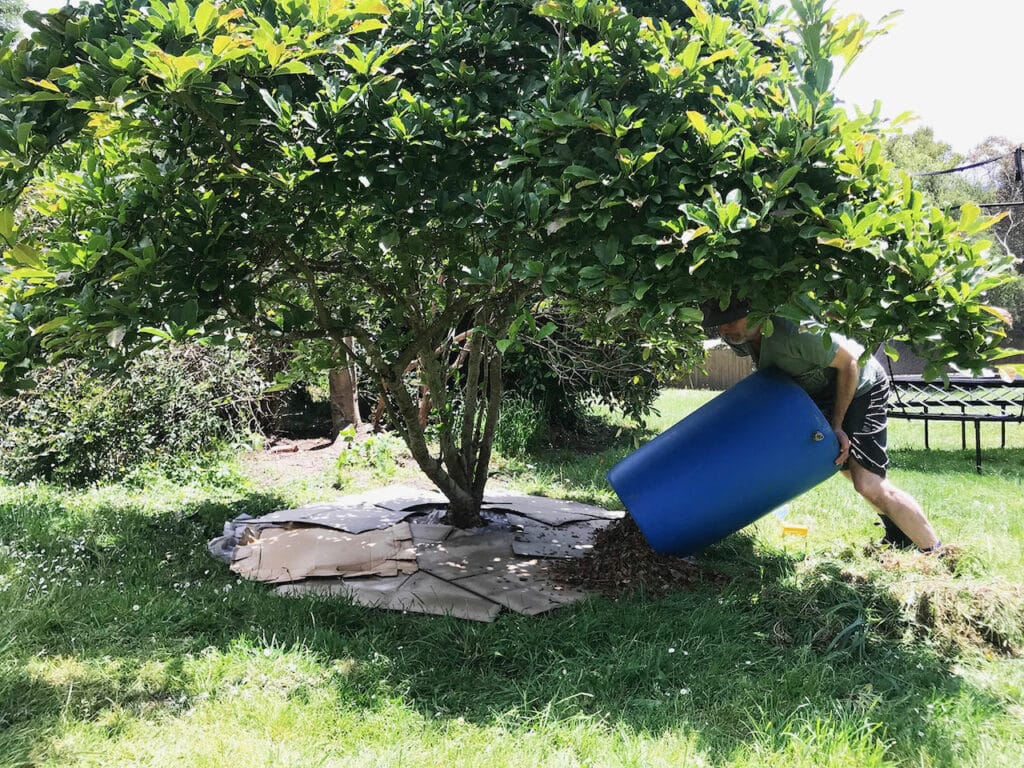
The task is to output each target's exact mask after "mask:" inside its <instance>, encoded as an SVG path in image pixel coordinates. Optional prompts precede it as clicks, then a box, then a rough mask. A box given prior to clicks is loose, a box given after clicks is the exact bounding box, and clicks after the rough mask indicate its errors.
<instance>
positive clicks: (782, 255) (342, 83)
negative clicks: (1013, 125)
mask: <svg viewBox="0 0 1024 768" xmlns="http://www.w3.org/2000/svg"><path fill="white" fill-rule="evenodd" d="M793 7H794V9H795V10H794V12H792V13H790V12H783V11H779V10H776V11H773V10H771V9H770V7H769V5H768V3H767V2H764V1H763V0H685V2H682V3H677V2H652V3H636V4H627V5H626V6H623V5H620V4H617V3H614V2H610V0H546V1H545V2H542V3H540V4H538V5H536V6H533V5H532V4H531V3H529V2H525V1H524V0H444V1H443V2H434V3H427V2H423V0H392V2H387V3H386V2H384V1H383V0H266V1H265V2H257V1H256V0H228V1H227V2H221V3H211V2H208V1H207V0H204V1H203V2H195V0H175V1H174V2H171V3H168V4H164V3H162V2H160V1H159V0H104V2H98V3H94V4H88V5H83V6H81V7H79V8H76V9H64V10H62V11H58V12H55V13H52V14H49V15H40V14H30V15H29V20H30V23H31V25H32V26H33V28H34V30H35V31H34V32H33V34H32V36H31V39H30V40H26V41H23V42H22V43H20V44H19V45H18V46H17V48H15V49H14V50H11V51H8V52H6V53H4V54H3V57H2V59H0V95H2V96H3V106H2V108H0V181H2V184H0V191H2V195H3V199H2V200H0V203H2V204H3V205H5V206H7V207H6V208H5V210H4V211H3V213H2V215H0V235H2V236H3V238H4V239H5V241H6V250H5V252H4V267H3V268H2V272H0V281H2V286H3V287H2V289H0V290H2V293H0V376H2V377H3V383H4V384H5V385H7V386H17V385H18V383H19V382H24V381H25V380H26V378H27V376H28V374H29V372H30V370H31V367H32V366H33V365H36V364H38V363H39V362H42V361H46V360H47V359H52V358H55V357H60V356H67V355H94V356H95V355H102V356H106V358H107V359H108V360H109V361H110V362H111V363H113V364H116V363H117V361H118V360H121V359H123V358H124V357H126V356H129V355H132V354H136V353H138V352H139V351H140V350H143V349H145V348H147V347H149V346H152V345H153V344H154V343H157V342H159V341H160V340H161V339H179V340H180V339H187V338H193V337H195V338H201V339H204V340H206V341H207V342H224V341H229V340H230V339H231V338H232V337H233V336H234V335H236V334H238V333H243V332H244V333H259V334H268V335H271V336H275V337H279V338H282V339H284V340H285V341H287V342H288V343H289V344H291V346H292V349H293V350H294V351H295V355H296V365H306V366H313V367H330V366H334V365H337V364H338V363H339V362H340V361H342V360H346V359H356V360H358V361H359V362H360V363H361V364H362V365H363V366H364V367H365V368H366V369H367V370H368V371H370V372H372V374H373V376H374V377H375V378H376V379H377V380H378V382H379V384H380V387H381V389H382V391H383V392H385V393H386V401H387V404H388V407H389V409H390V413H391V422H392V424H393V426H395V428H396V429H398V430H399V432H400V433H401V434H402V436H403V437H404V438H405V439H406V441H407V442H408V443H409V445H410V447H411V449H412V451H413V454H414V456H415V457H416V458H417V460H418V461H419V463H420V465H421V466H422V467H423V468H424V470H425V471H426V472H427V474H428V475H429V476H430V477H431V478H432V479H433V480H434V481H435V482H436V483H437V484H438V486H439V487H440V488H441V490H442V491H444V492H445V493H446V494H447V495H448V496H449V498H451V499H452V501H453V505H454V507H456V508H457V509H460V510H468V511H469V512H467V515H469V514H470V512H471V511H472V510H473V509H474V508H477V507H478V506H479V500H480V498H481V497H482V493H483V485H484V482H485V481H486V472H487V463H488V460H489V452H490V442H491V440H492V438H493V430H494V425H495V420H496V418H497V412H498V405H499V402H500V398H501V368H500V367H501V355H502V353H504V352H506V351H507V350H508V349H509V347H510V346H512V345H514V344H516V343H517V338H518V337H519V335H520V334H524V333H532V334H535V335H536V336H539V337H543V336H545V335H546V334H548V333H550V332H551V331H552V327H551V326H549V325H546V326H543V327H537V326H538V324H537V323H535V322H533V320H532V318H533V317H534V316H535V312H536V310H537V309H538V308H539V307H541V306H543V304H544V303H545V302H553V303H557V302H570V303H571V302H574V301H575V302H581V301H582V302H583V303H585V305H586V307H587V308H588V312H590V313H592V314H593V315H595V316H597V317H600V318H602V322H603V324H604V326H606V327H607V328H608V329H609V332H614V333H615V334H617V335H618V336H619V337H620V338H635V339H636V340H637V343H638V344H644V343H649V344H652V345H653V348H656V349H657V350H658V351H659V353H661V354H678V353H680V350H681V349H685V347H686V346H687V345H688V344H692V343H693V342H695V341H696V340H698V339H699V338H700V332H699V330H698V328H697V325H696V323H697V321H699V320H700V319H701V313H700V311H699V310H698V309H697V308H696V307H697V306H698V305H699V303H700V302H702V301H704V300H706V299H718V300H720V301H725V300H727V299H728V297H729V296H730V295H732V294H739V295H741V296H747V297H750V298H752V299H753V301H754V306H755V309H756V311H757V312H758V313H760V314H762V315H767V314H768V313H770V312H774V311H777V312H779V313H781V314H783V315H788V316H793V317H808V316H809V317H812V318H815V319H818V320H819V321H820V322H822V323H824V324H827V325H829V326H831V327H835V328H839V329H843V330H846V331H847V332H848V333H850V334H851V335H853V336H855V337H857V338H860V339H861V340H863V341H864V342H867V343H873V342H878V341H881V340H883V339H889V338H893V337H898V336H906V337H909V339H910V340H911V341H912V342H913V343H914V344H915V346H916V347H917V348H918V349H919V351H920V352H921V353H922V354H924V355H925V356H926V357H928V358H930V359H931V360H933V361H935V362H936V363H937V364H941V365H944V364H947V363H951V362H952V363H957V364H960V365H964V366H978V365H981V364H983V363H985V362H989V361H991V360H993V359H994V358H995V356H996V355H997V349H998V345H999V342H1000V340H1001V339H1002V338H1003V330H1002V327H1001V320H1000V317H999V314H1000V313H999V312H998V311H997V310H995V309H991V308H987V307H986V306H985V299H984V297H985V292H986V291H987V290H988V289H990V288H992V287H993V286H995V285H997V284H999V283H1000V281H1001V280H1002V277H1001V275H1002V274H1003V273H1004V272H1006V271H1007V269H1008V268H1009V264H1008V261H1007V260H1005V259H1003V260H1000V259H999V258H997V257H996V256H994V255H993V254H992V253H991V252H990V251H989V249H988V246H987V244H986V243H985V242H984V241H981V240H980V239H979V237H978V235H979V233H980V232H981V231H982V230H984V229H985V227H986V226H987V225H988V221H987V220H985V219H984V218H983V217H981V216H979V211H978V209H977V208H975V207H966V208H965V209H964V210H963V211H962V213H961V214H960V216H959V217H958V218H957V219H954V218H951V217H950V216H948V215H946V214H945V213H944V212H943V211H942V210H941V209H938V208H935V207H932V206H930V205H928V204H926V202H925V201H924V199H923V197H922V195H921V194H920V193H919V192H918V191H916V190H915V189H914V188H913V186H912V185H911V183H910V181H909V179H908V178H907V177H906V176H905V175H904V174H902V173H900V172H898V171H897V170H896V169H894V168H893V166H892V165H891V164H890V163H889V162H888V161H887V160H886V159H885V158H884V157H883V151H882V150H883V142H882V139H881V138H880V135H879V133H878V131H879V130H880V128H881V127H882V126H881V123H880V121H879V118H878V115H877V114H871V115H860V116H857V117H855V118H850V117H848V116H847V114H846V113H845V111H843V110H842V109H841V108H839V107H838V106H837V105H836V103H835V99H834V96H833V94H832V91H831V86H832V83H833V80H834V75H835V71H834V68H835V66H836V64H837V63H838V64H840V65H843V64H846V63H849V62H850V61H852V59H853V58H854V57H855V56H856V54H857V53H858V51H859V50H860V49H861V47H862V46H863V45H864V44H865V41H866V40H868V39H870V37H871V36H872V33H871V31H870V30H869V29H868V27H867V26H866V24H865V22H864V21H863V20H862V19H860V18H859V17H838V16H836V15H835V13H834V12H832V11H830V10H827V9H826V8H824V3H823V0H806V1H805V0H795V2H794V3H793ZM414 368H415V369H416V370H417V371H418V376H419V380H420V381H421V382H422V383H424V384H426V386H427V387H428V388H429V389H430V391H431V394H432V397H433V406H434V412H435V415H436V417H437V419H438V420H439V424H440V427H439V431H438V435H437V437H438V444H437V446H438V447H437V448H436V451H435V449H434V448H433V444H432V443H431V442H430V441H428V440H427V438H426V435H425V433H424V431H423V429H422V428H420V427H419V426H418V418H417V413H416V410H417V409H416V406H415V404H414V402H413V398H412V395H411V392H410V387H409V385H410V381H409V375H410V373H409V372H410V371H412V370H413V369H414ZM936 370H938V368H936Z"/></svg>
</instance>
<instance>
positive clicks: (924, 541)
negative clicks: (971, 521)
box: [843, 456, 939, 549]
mask: <svg viewBox="0 0 1024 768" xmlns="http://www.w3.org/2000/svg"><path fill="white" fill-rule="evenodd" d="M849 466H850V469H849V471H845V472H843V475H845V476H846V477H847V478H849V479H850V480H851V481H852V482H853V487H854V490H856V491H857V493H859V494H860V495H861V496H863V497H864V499H865V500H866V501H867V502H868V503H869V504H871V506H873V507H874V508H875V509H877V510H878V511H879V512H880V513H882V514H883V515H885V516H886V517H888V518H889V519H890V520H892V521H893V522H894V523H895V524H896V526H897V527H898V528H899V529H900V530H901V531H903V532H904V533H905V534H907V536H909V537H910V538H911V539H912V540H913V542H914V543H915V544H916V545H917V546H918V547H920V548H921V549H929V548H931V547H934V546H935V545H936V544H938V543H939V537H938V536H937V535H936V533H935V529H934V528H932V524H931V523H930V522H929V521H928V517H927V516H926V515H925V513H924V510H923V509H922V508H921V505H920V504H918V503H917V500H916V499H915V498H914V497H913V496H911V495H910V494H909V493H907V492H906V491H904V490H902V489H901V488H897V487H896V486H895V485H893V484H892V483H891V482H889V480H888V479H886V478H883V477H879V476H878V475H876V474H875V473H874V472H871V471H870V470H868V469H866V468H865V467H863V466H862V465H860V464H858V463H857V460H856V459H854V458H853V457H852V456H851V457H850V465H849Z"/></svg>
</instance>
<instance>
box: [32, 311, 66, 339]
mask: <svg viewBox="0 0 1024 768" xmlns="http://www.w3.org/2000/svg"><path fill="white" fill-rule="evenodd" d="M70 319H71V318H69V317H67V316H66V315H62V316H61V317H55V318H53V319H52V320H47V321H46V322H45V323H43V324H42V325H37V326H36V327H35V328H33V329H32V335H33V336H41V335H42V334H44V333H49V332H50V331H55V330H57V329H58V328H61V327H63V326H65V325H67V324H68V322H69V321H70Z"/></svg>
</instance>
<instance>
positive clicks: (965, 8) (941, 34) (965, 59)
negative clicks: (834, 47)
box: [836, 0, 1024, 153]
mask: <svg viewBox="0 0 1024 768" xmlns="http://www.w3.org/2000/svg"><path fill="white" fill-rule="evenodd" d="M836 8H837V10H838V11H840V12H842V13H844V14H845V13H859V14H860V15H861V16H863V17H865V18H866V19H867V20H868V21H871V22H877V21H878V20H879V19H880V18H881V17H882V16H884V15H885V14H887V13H889V12H890V11H894V10H897V9H903V11H904V12H903V14H902V15H901V16H899V17H898V18H897V19H895V20H894V22H893V24H894V26H893V28H892V30H891V31H890V32H889V33H888V34H887V35H885V36H884V37H881V38H877V39H875V40H874V41H873V42H872V43H870V45H869V46H868V48H867V50H865V51H864V52H863V53H862V54H861V57H860V58H858V59H857V61H856V62H855V63H854V64H853V66H852V67H850V69H849V70H848V71H847V73H846V74H845V75H844V76H843V77H842V78H841V79H840V80H839V81H838V83H837V84H836V94H837V95H838V96H839V97H840V98H841V99H843V100H844V101H846V102H848V103H851V104H857V105H859V106H861V107H864V108H870V106H871V104H872V103H873V102H874V100H875V99H879V100H880V101H881V102H882V114H883V115H885V116H888V117H895V116H896V115H898V114H899V113H901V112H904V111H907V110H910V111H912V112H914V113H915V114H916V115H918V116H919V119H918V121H916V122H915V123H913V124H911V125H909V126H907V128H906V129H905V130H913V129H914V128H917V127H921V126H928V127H931V128H933V129H934V131H935V136H936V138H937V139H940V140H942V141H945V142H947V143H948V144H951V145H952V147H953V149H954V150H957V151H960V152H965V153H966V152H967V151H969V150H970V149H972V148H973V147H975V146H977V145H978V144H980V143H981V142H982V141H984V140H985V139H986V138H987V137H989V136H1005V137H1006V138H1008V139H1010V140H1011V141H1012V142H1014V143H1024V97H1022V93H1024V68H1022V66H1021V64H1022V61H1021V53H1022V48H1021V42H1022V35H1024V0H967V1H966V2H965V1H964V0H902V2H901V1H900V0H836Z"/></svg>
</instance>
